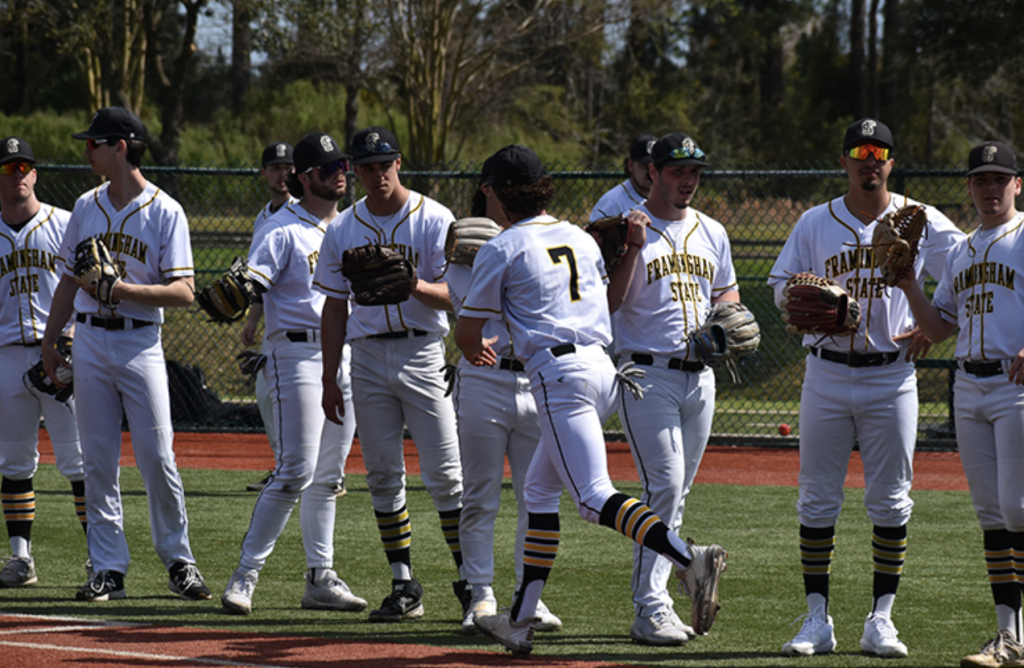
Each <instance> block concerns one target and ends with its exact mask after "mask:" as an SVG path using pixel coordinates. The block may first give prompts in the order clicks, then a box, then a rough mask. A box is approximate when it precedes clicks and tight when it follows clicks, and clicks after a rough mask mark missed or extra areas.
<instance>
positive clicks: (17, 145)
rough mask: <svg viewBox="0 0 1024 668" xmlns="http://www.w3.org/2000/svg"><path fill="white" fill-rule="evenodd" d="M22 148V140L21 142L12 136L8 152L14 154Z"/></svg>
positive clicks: (8, 141)
mask: <svg viewBox="0 0 1024 668" xmlns="http://www.w3.org/2000/svg"><path fill="white" fill-rule="evenodd" d="M20 148H21V142H19V141H18V140H17V139H15V138H14V137H11V138H10V139H8V140H7V152H8V153H10V154H12V155H13V154H15V153H17V152H18V150H19V149H20Z"/></svg>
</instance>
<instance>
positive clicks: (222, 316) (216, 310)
mask: <svg viewBox="0 0 1024 668" xmlns="http://www.w3.org/2000/svg"><path fill="white" fill-rule="evenodd" d="M255 294H256V290H255V289H254V288H253V285H252V279H250V278H249V272H248V270H247V269H246V263H245V259H244V258H242V257H240V256H236V257H235V259H234V261H233V262H232V263H231V268H230V269H228V270H227V271H226V272H225V273H224V275H223V276H221V277H220V278H219V279H217V280H216V281H214V282H213V283H211V284H210V285H208V286H206V287H205V288H203V289H202V291H200V292H198V293H196V302H197V303H198V304H199V307H200V308H201V309H203V310H204V311H206V315H208V316H210V322H221V323H228V322H234V321H236V320H238V319H239V318H241V317H242V316H243V315H245V312H246V311H247V310H248V308H249V306H250V305H251V304H252V299H253V297H254V296H255Z"/></svg>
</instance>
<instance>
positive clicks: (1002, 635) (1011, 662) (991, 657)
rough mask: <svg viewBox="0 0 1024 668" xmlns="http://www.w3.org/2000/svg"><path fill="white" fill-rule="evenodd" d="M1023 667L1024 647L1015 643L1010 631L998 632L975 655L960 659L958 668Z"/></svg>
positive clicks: (1015, 640)
mask: <svg viewBox="0 0 1024 668" xmlns="http://www.w3.org/2000/svg"><path fill="white" fill-rule="evenodd" d="M1010 666H1024V645H1022V644H1021V643H1019V642H1017V639H1016V638H1014V637H1013V632H1012V631H1006V630H1003V631H1000V632H999V635H997V636H996V637H995V638H993V639H992V640H989V641H988V642H987V643H985V645H984V646H983V647H982V648H981V651H980V652H978V653H977V654H971V655H970V656H965V657H964V658H962V659H960V668H1004V667H1007V668H1008V667H1010Z"/></svg>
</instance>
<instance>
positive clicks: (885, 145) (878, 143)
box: [843, 138, 894, 153]
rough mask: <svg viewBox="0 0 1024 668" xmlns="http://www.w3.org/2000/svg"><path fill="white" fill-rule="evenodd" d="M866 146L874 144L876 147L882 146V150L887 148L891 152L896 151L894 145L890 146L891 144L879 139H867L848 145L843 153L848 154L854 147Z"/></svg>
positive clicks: (844, 147)
mask: <svg viewBox="0 0 1024 668" xmlns="http://www.w3.org/2000/svg"><path fill="white" fill-rule="evenodd" d="M864 144H874V145H875V146H881V147H882V148H887V149H889V150H890V151H892V150H894V148H893V145H892V144H890V143H889V142H886V141H881V140H879V139H865V138H862V139H858V140H857V141H852V142H850V143H849V144H846V145H845V146H843V153H846V152H847V151H849V150H850V149H851V148H853V147H854V146H863V145H864Z"/></svg>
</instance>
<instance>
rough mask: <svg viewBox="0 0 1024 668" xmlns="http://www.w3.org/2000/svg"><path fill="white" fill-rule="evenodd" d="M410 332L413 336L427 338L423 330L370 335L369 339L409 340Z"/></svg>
mask: <svg viewBox="0 0 1024 668" xmlns="http://www.w3.org/2000/svg"><path fill="white" fill-rule="evenodd" d="M409 332H412V335H413V336H426V335H427V333H426V332H424V331H423V330H422V329H412V330H408V329H407V330H403V331H401V332H382V333H380V334H370V335H369V336H368V337H366V338H368V339H407V338H409Z"/></svg>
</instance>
